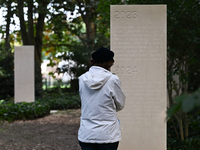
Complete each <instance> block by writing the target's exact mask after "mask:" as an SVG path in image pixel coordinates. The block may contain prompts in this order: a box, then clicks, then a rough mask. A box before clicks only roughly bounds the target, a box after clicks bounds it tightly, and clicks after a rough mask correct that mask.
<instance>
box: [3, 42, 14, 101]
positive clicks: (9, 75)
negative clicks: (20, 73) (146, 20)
mask: <svg viewBox="0 0 200 150" xmlns="http://www.w3.org/2000/svg"><path fill="white" fill-rule="evenodd" d="M0 68H1V70H0V72H1V75H0V86H1V90H0V99H2V98H3V99H5V98H8V97H12V96H14V55H13V53H12V52H11V51H10V50H8V51H6V50H5V47H4V46H2V45H1V44H0Z"/></svg>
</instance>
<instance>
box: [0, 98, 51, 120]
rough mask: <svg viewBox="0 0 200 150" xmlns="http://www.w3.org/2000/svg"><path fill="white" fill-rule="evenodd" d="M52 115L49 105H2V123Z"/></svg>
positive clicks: (23, 103)
mask: <svg viewBox="0 0 200 150" xmlns="http://www.w3.org/2000/svg"><path fill="white" fill-rule="evenodd" d="M49 113H50V106H49V105H48V103H41V102H34V103H27V102H21V103H17V104H13V103H8V104H2V105H0V118H1V120H0V121H9V122H11V121H14V120H22V119H23V120H27V119H36V118H39V117H43V116H45V115H48V114H49Z"/></svg>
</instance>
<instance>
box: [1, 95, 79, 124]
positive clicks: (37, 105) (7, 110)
mask: <svg viewBox="0 0 200 150" xmlns="http://www.w3.org/2000/svg"><path fill="white" fill-rule="evenodd" d="M80 105H81V104H80V98H79V95H67V94H63V93H62V94H58V93H56V94H55V93H53V94H52V93H46V95H45V94H44V97H43V98H37V100H36V101H35V102H31V103H27V102H20V103H16V104H14V103H11V102H4V101H3V102H2V103H1V104H0V122H3V121H9V122H12V121H15V120H30V119H37V118H40V117H44V116H46V115H49V114H50V110H65V109H77V108H80Z"/></svg>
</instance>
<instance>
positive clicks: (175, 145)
mask: <svg viewBox="0 0 200 150" xmlns="http://www.w3.org/2000/svg"><path fill="white" fill-rule="evenodd" d="M188 116H189V117H190V122H189V131H190V133H189V136H188V137H187V138H186V139H185V140H184V141H183V140H179V139H178V138H177V135H176V133H175V131H176V130H175V128H178V124H175V123H174V119H173V118H171V119H170V120H169V121H168V122H167V149H168V150H179V149H180V150H197V149H199V146H200V128H199V125H200V117H199V116H200V111H199V109H198V108H195V109H193V110H192V111H190V112H189V113H188Z"/></svg>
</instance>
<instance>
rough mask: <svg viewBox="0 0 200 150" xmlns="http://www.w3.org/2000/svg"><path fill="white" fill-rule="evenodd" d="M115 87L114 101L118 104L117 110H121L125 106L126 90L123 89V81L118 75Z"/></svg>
mask: <svg viewBox="0 0 200 150" xmlns="http://www.w3.org/2000/svg"><path fill="white" fill-rule="evenodd" d="M114 81H115V82H114V87H113V96H112V98H113V99H114V103H115V105H116V111H120V110H122V109H123V108H124V106H125V99H126V97H125V95H124V92H123V91H122V89H121V82H120V80H119V78H118V77H117V78H116V79H115V80H114Z"/></svg>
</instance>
